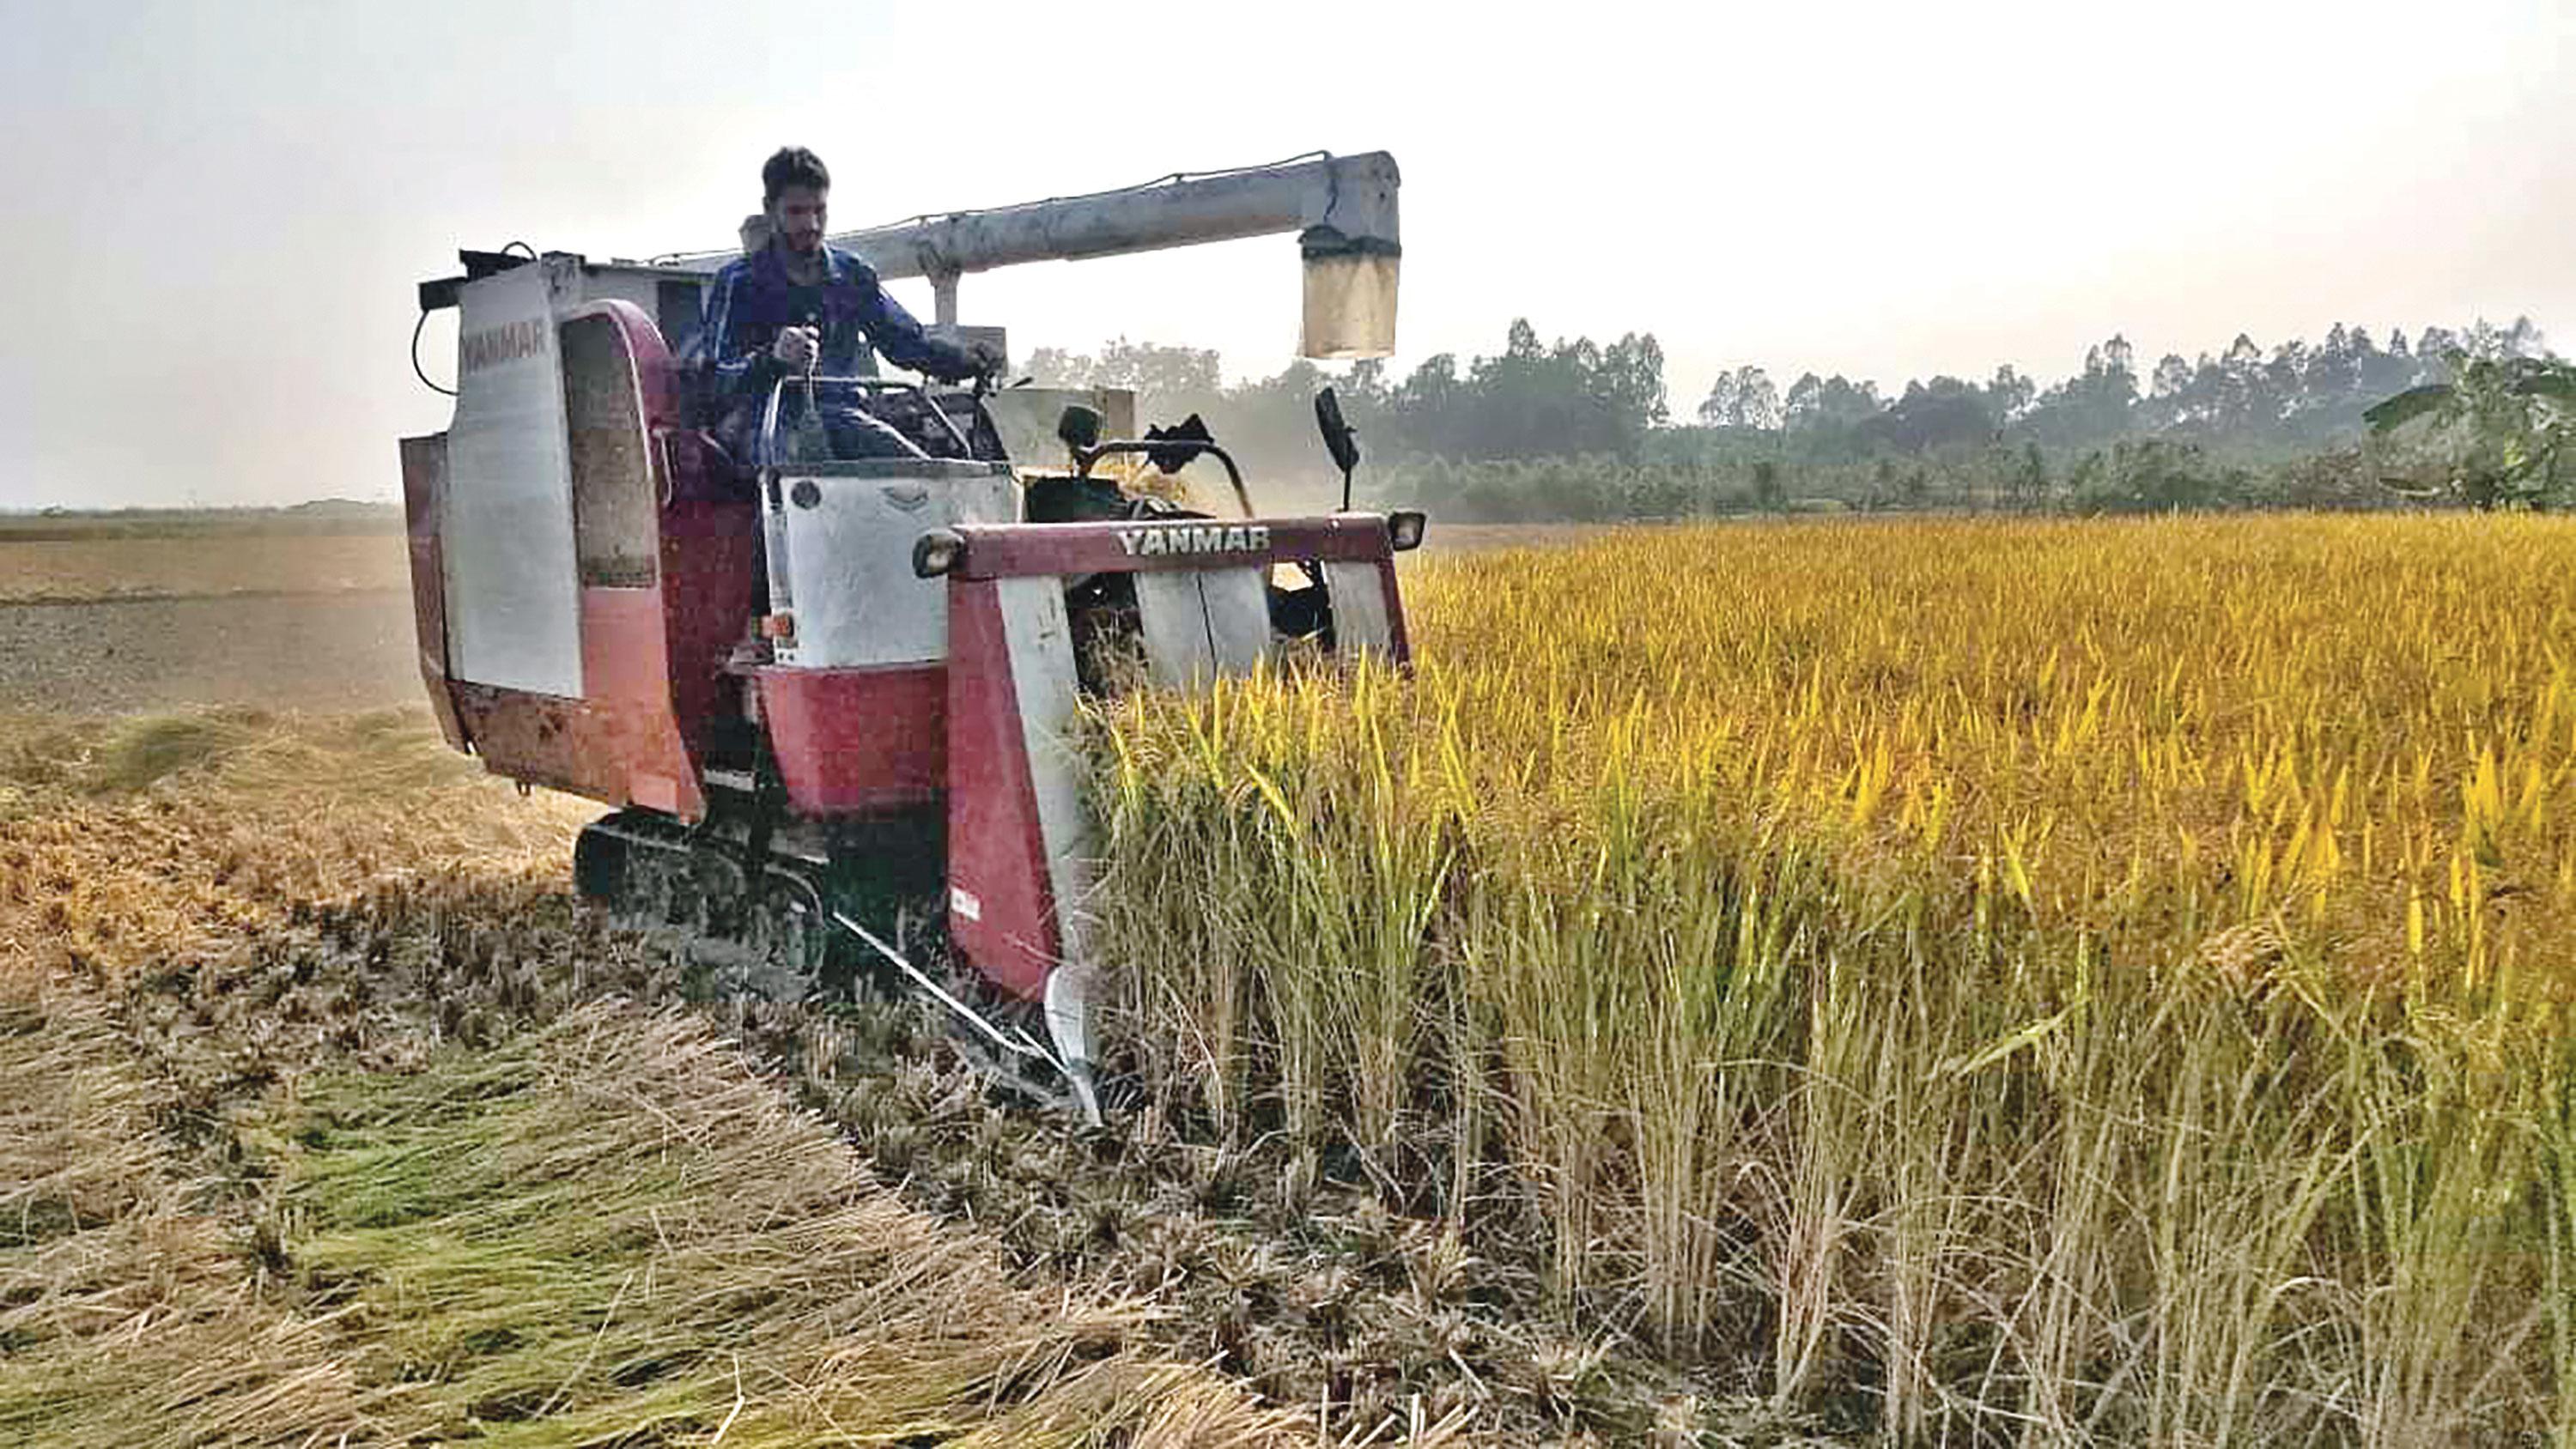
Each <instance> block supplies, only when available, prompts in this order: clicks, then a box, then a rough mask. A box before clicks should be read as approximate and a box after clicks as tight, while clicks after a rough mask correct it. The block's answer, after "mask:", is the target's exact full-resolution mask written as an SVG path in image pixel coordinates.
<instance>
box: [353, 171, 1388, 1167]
mask: <svg viewBox="0 0 2576 1449" xmlns="http://www.w3.org/2000/svg"><path fill="white" fill-rule="evenodd" d="M1397 184H1398V178H1397V174H1396V169H1395V162H1394V159H1393V158H1392V157H1389V156H1387V155H1385V154H1384V153H1382V152H1380V153H1372V154H1369V155H1363V156H1351V157H1331V156H1326V157H1323V158H1322V159H1308V160H1300V161H1296V162H1291V163H1287V164H1283V165H1278V166H1268V167H1254V168H1248V169H1245V170H1241V171H1232V172H1224V173H1215V174H1208V175H1198V176H1189V175H1183V176H1176V177H1173V178H1170V179H1167V180H1165V181H1161V182H1157V183H1154V184H1152V185H1148V186H1144V187H1137V188H1132V189H1130V190H1126V191H1112V192H1105V193H1098V194H1092V195H1086V196H1076V197H1071V198H1068V199H1061V200H1054V201H1045V202H1038V203H1034V204H1031V205H1027V206H1015V207H1002V208H998V209H996V210H992V211H985V212H976V213H956V214H945V215H940V216H937V217H935V218H932V219H927V220H921V221H915V222H910V223H906V224H904V225H901V226H897V227H889V228H883V229H879V230H876V231H867V232H857V233H850V234H847V235H843V236H838V237H834V238H831V239H830V241H831V244H832V245H834V246H837V247H840V248H842V249H844V250H847V251H851V252H855V253H858V254H860V255H861V256H863V257H865V258H867V259H868V260H869V261H870V262H872V263H873V264H874V266H875V268H876V270H877V272H878V273H879V275H880V276H882V277H884V278H888V279H892V278H901V277H910V276H924V277H927V278H929V279H930V281H931V283H932V286H933V288H934V290H935V292H936V295H937V299H938V313H937V315H938V318H939V322H940V331H941V332H942V334H943V335H945V336H947V337H948V338H950V339H952V340H954V339H956V338H959V337H960V336H962V335H963V334H962V332H961V330H960V329H958V328H957V327H956V315H957V313H956V289H957V284H958V280H959V278H960V277H961V276H962V275H963V274H965V273H968V272H976V271H983V270H986V269H989V268H992V267H998V266H1009V265H1013V264H1016V263H1021V262H1031V261H1040V260H1050V259H1059V258H1065V257H1068V256H1076V255H1078V256H1103V255H1110V254H1112V253H1116V252H1131V251H1148V250H1153V249H1157V248H1161V247H1168V246H1178V245H1186V244H1190V243H1194V242H1205V241H1220V240H1230V239H1233V238H1237V237H1246V236H1255V235H1261V234H1265V233H1279V232H1293V233H1295V234H1296V236H1297V238H1298V242H1299V252H1300V255H1301V257H1302V259H1303V262H1304V297H1303V308H1304V311H1303V317H1304V332H1303V339H1304V340H1303V343H1302V345H1301V347H1300V350H1301V351H1302V352H1303V353H1305V354H1306V355H1307V356H1310V357H1321V358H1345V357H1368V356H1384V355H1385V354H1386V353H1388V352H1389V351H1391V350H1392V348H1393V346H1394V341H1395V296H1396V282H1397V273H1398V265H1399V262H1400V259H1401V255H1402V248H1401V246H1400V245H1399V244H1398V239H1397V226H1396V189H1397ZM733 255H734V254H733V253H731V252H726V253H708V254H705V255H700V256H679V257H676V258H673V259H671V260H669V261H668V262H666V263H660V264H655V265H649V266H639V265H633V264H629V263H623V262H620V263H613V264H607V265H600V264H595V263H592V262H590V261H587V260H585V259H584V258H582V257H580V256H576V255H572V254H569V253H563V252H548V253H543V254H532V255H527V256H520V255H513V254H507V253H492V252H466V253H462V254H461V259H462V260H463V262H464V263H465V272H464V275H462V276H459V277H452V278H442V279H439V280H436V281H432V282H427V283H423V284H422V286H421V288H420V299H421V306H422V309H423V312H424V313H427V312H428V311H431V310H437V309H444V308H448V307H454V308H457V309H458V310H459V327H458V336H459V338H460V342H459V347H458V354H459V355H458V359H457V360H458V364H459V365H458V369H457V386H456V390H455V396H456V410H455V416H454V418H453V420H452V421H451V422H450V424H449V426H448V427H447V429H446V430H445V431H443V432H439V433H434V434H431V435H429V436H426V437H418V438H407V439H404V440H403V445H402V458H403V491H404V497H405V500H406V505H407V512H408V516H409V520H410V535H411V556H412V588H413V596H414V602H415V605H416V609H417V615H418V624H419V628H418V636H419V644H420V663H421V674H422V677H423V679H424V680H425V681H426V683H427V685H428V688H429V695H430V701H431V704H432V706H433V708H434V709H435V711H436V713H437V715H438V718H439V722H440V725H441V727H442V729H443V730H444V731H445V732H446V736H447V739H448V741H449V743H450V744H452V745H454V746H455V747H456V748H458V749H461V750H469V751H471V752H473V753H474V754H475V755H477V756H479V757H480V758H481V759H482V760H483V762H484V764H485V766H486V767H487V768H489V769H491V770H493V771H495V772H496V773H499V774H502V775H505V776H508V777H510V778H512V779H515V780H518V781H520V782H522V783H524V784H528V785H543V786H546V787H547V788H549V789H556V790H564V791H570V792H572V793H575V794H579V795H584V796H587V797H590V798H592V799H595V800H599V801H602V802H603V803H605V804H607V805H609V806H611V807H612V808H613V809H614V813H613V814H610V815H608V816H606V817H605V818H603V819H601V820H599V821H597V822H596V823H594V824H592V825H591V826H589V827H588V828H587V829H585V830H584V831H583V832H582V835H581V838H580V841H579V843H578V844H577V846H576V847H575V851H574V860H573V875H574V880H575V883H576V885H577V886H578V887H579V888H580V890H581V891H582V893H583V894H584V895H585V896H588V897H590V898H591V899H593V900H596V901H598V902H599V903H601V904H602V905H603V906H605V907H606V908H607V909H608V910H609V911H610V912H611V913H612V914H614V915H615V916H616V917H618V918H620V919H622V920H624V921H627V922H630V923H633V924H636V925H638V926H643V927H646V928H650V929H654V930H659V931H678V932H680V933H682V934H683V935H684V937H685V939H686V941H687V943H688V947H689V950H690V952H691V954H692V955H693V956H694V957H696V959H697V960H698V961H699V962H700V963H701V964H703V965H704V966H706V967H707V968H709V973H710V976H711V977H712V979H713V980H714V982H715V984H716V989H719V990H725V991H752V992H758V993H763V994H771V995H781V996H789V997H802V996H804V995H807V994H809V993H811V992H814V991H817V990H847V989H876V990H884V991H889V992H896V993H903V994H912V995H918V996H921V997H923V998H926V999H928V1000H930V1001H932V1002H935V1003H936V1004H937V1006H938V1008H939V1009H940V1010H941V1011H943V1012H945V1013H947V1014H948V1016H949V1018H950V1020H951V1021H952V1022H953V1023H954V1026H955V1036H956V1038H957V1041H958V1043H959V1045H960V1046H961V1048H963V1049H964V1050H965V1051H966V1052H967V1053H968V1055H969V1056H970V1058H972V1059H974V1060H976V1061H978V1062H979V1063H980V1064H981V1065H983V1066H984V1067H985V1068H986V1069H987V1070H988V1071H989V1072H991V1074H992V1075H993V1076H994V1077H995V1078H996V1079H997V1080H999V1081H1002V1082H1005V1083H1009V1084H1011V1085H1013V1086H1015V1087H1017V1088H1020V1089H1024V1090H1026V1091H1027V1092H1029V1093H1030V1094H1032V1095H1034V1096H1036V1097H1038V1098H1039V1099H1041V1100H1043V1101H1046V1102H1049V1103H1054V1104H1060V1105H1061V1106H1062V1107H1063V1108H1065V1109H1066V1110H1068V1111H1071V1112H1073V1113H1076V1114H1078V1115H1080V1116H1082V1117H1084V1118H1087V1119H1089V1120H1092V1121H1095V1122H1096V1121H1098V1120H1099V1119H1100V1116H1101V1106H1100V1097H1099V1094H1098V1091H1097V1078H1098V1077H1099V1075H1100V1074H1101V1072H1102V1071H1103V1070H1108V1071H1115V1070H1117V1065H1118V1062H1119V1061H1120V1059H1121V1053H1120V1051H1119V1050H1118V1044H1116V1043H1109V1044H1108V1046H1109V1051H1108V1053H1107V1054H1106V1057H1105V1059H1104V1056H1103V1054H1102V1053H1101V1052H1099V1051H1096V1050H1095V1046H1094V1043H1093V1040H1092V1034H1091V1005H1090V1004H1091V1001H1092V1000H1093V998H1094V996H1095V994H1096V982H1097V978H1098V974H1099V972H1100V970H1101V969H1102V965H1101V963H1100V962H1099V961H1097V960H1096V959H1095V958H1094V956H1093V954H1092V952H1091V950H1090V949H1089V946H1088V943H1087V942H1086V941H1085V939H1084V932H1083V930H1082V918H1081V916H1080V914H1079V912H1078V911H1076V910H1074V909H1072V906H1073V904H1074V903H1075V902H1078V901H1080V900H1081V899H1082V898H1083V896H1084V894H1085V892H1086V891H1087V890H1088V888H1089V881H1088V878H1087V871H1088V869H1089V867H1088V861H1089V860H1090V858H1091V854H1092V850H1091V845H1090V841H1091V829H1092V827H1091V822H1090V820H1089V817H1088V814H1087V804H1086V801H1087V798H1088V797H1087V795H1086V792H1085V789H1084V783H1085V782H1084V781H1083V779H1082V778H1081V775H1080V771H1081V769H1082V763H1081V754H1080V751H1079V749H1078V748H1077V746H1076V743H1075V738H1074V736H1075V732H1076V727H1077V725H1078V722H1079V718H1080V711H1081V708H1082V701H1083V700H1084V699H1086V698H1090V697H1097V696H1101V695H1105V694H1113V693H1116V692H1117V691H1119V690H1122V689H1128V688H1135V687H1139V686H1155V687H1165V688H1180V689H1186V688H1192V687H1202V686H1204V685H1206V684H1207V683H1208V682H1210V681H1211V680H1213V679H1215V678H1218V677H1221V676H1226V675H1233V674H1240V673H1244V672H1246V671H1249V670H1252V669H1255V668H1258V667H1261V666H1262V664H1263V663H1264V661H1266V660H1272V659H1282V660H1287V659H1294V660H1296V661H1299V662H1298V664H1297V667H1318V666H1320V665H1329V664H1330V663H1331V662H1332V661H1340V660H1351V659H1357V658H1360V657H1362V656H1373V657H1376V658H1381V659H1385V660H1389V661H1392V662H1394V663H1396V664H1399V665H1401V664H1403V663H1405V662H1406V661H1407V660H1408V658H1409V647H1408V644H1407V640H1406V634H1405V624H1404V608H1403V601H1402V598H1401V594H1400V591H1399V589H1398V587H1397V579H1396V570H1395V555H1396V553H1398V552H1400V551H1402V550H1404V549H1408V548H1412V547H1414V546H1415V545H1416V544H1418V543H1419V542H1420V540H1421V537H1422V528H1423V520H1422V515H1420V514H1419V513H1410V512H1396V513H1391V514H1382V513H1366V512H1354V511H1352V510H1351V508H1350V478H1351V470H1352V469H1353V468H1354V467H1355V466H1356V465H1357V463H1358V460H1359V447H1358V444H1357V442H1356V441H1355V440H1354V438H1353V436H1352V433H1351V430H1350V429H1349V428H1348V427H1347V426H1345V425H1344V424H1343V421H1342V417H1341V413H1340V409H1339V406H1338V404H1337V403H1336V402H1335V401H1334V398H1333V395H1332V393H1331V391H1330V390H1329V389H1327V390H1326V391H1325V392H1323V393H1322V394H1321V395H1319V396H1318V397H1317V398H1316V422H1317V426H1318V429H1319V431H1320V433H1321V435H1322V443H1323V447H1324V448H1325V450H1326V451H1327V452H1328V454H1329V455H1330V456H1331V458H1332V459H1333V461H1334V462H1335V464H1336V465H1337V466H1338V467H1339V468H1340V470H1341V473H1342V476H1343V499H1342V511H1340V512H1338V513H1334V514H1330V515H1326V516H1321V517H1305V518H1294V517H1290V518H1282V517H1264V516H1260V515H1259V514H1258V512H1257V510H1256V509H1255V508H1254V507H1253V503H1252V490H1251V488H1250V487H1249V485H1248V484H1247V483H1246V481H1245V479H1244V476H1243V473H1242V470H1241V469H1240V468H1239V467H1237V466H1236V463H1235V460H1234V459H1233V457H1232V456H1230V455H1229V454H1228V453H1227V452H1226V450H1225V449H1224V447H1223V446H1222V444H1221V443H1219V442H1218V441H1217V440H1216V439H1215V438H1213V437H1210V436H1209V435H1208V434H1207V432H1206V430H1205V428H1204V427H1203V426H1200V425H1198V424H1197V423H1196V422H1195V420H1192V421H1191V422H1190V423H1187V424H1184V425H1182V426H1180V427H1178V428H1174V429H1157V430H1150V431H1149V430H1145V429H1141V428H1139V427H1138V419H1137V418H1136V416H1135V398H1134V396H1133V395H1132V394H1130V393H1126V392H1121V391H1115V390H1105V389H1083V390H1079V391H1074V390H1056V389H1045V388H1035V387H1012V388H1003V389H1000V390H998V391H995V390H990V389H988V388H987V387H986V386H985V384H984V383H983V382H982V381H980V380H979V381H978V382H977V383H976V384H975V385H974V386H973V387H972V388H969V389H963V390H959V389H947V388H933V387H930V386H928V385H926V384H917V383H911V382H904V381H898V380H892V379H887V378H880V377H823V376H812V375H802V376H800V375H793V374H791V375H787V376H783V377H779V378H777V379H776V380H775V382H774V383H773V384H772V385H771V386H770V387H769V388H768V390H767V392H766V395H765V396H753V397H750V398H747V399H728V400H727V403H728V406H727V408H726V410H725V412H724V414H723V416H722V418H721V419H720V418H719V417H716V416H708V415H703V414H702V413H700V412H699V411H696V410H693V408H694V405H693V402H692V399H693V398H694V397H696V396H698V395H699V388H698V387H697V386H696V385H697V384H698V383H700V382H701V381H703V379H701V378H700V377H697V376H694V375H692V373H691V370H690V368H689V367H688V366H686V365H684V364H682V363H680V362H678V361H676V360H675V357H676V356H678V355H681V354H682V353H683V352H684V351H686V350H688V349H689V344H690V343H691V341H692V340H693V338H694V336H695V333H696V331H697V328H698V322H699V315H700V312H701V310H702V308H703V294H704V291H705V288H706V286H707V284H708V282H709V280H710V277H711V275H712V274H713V273H714V272H715V271H716V270H717V269H718V268H719V267H721V266H722V265H723V264H724V263H726V262H727V261H730V260H731V259H732V257H733ZM974 340H975V341H977V342H980V343H982V344H985V347H984V348H982V349H980V350H981V351H982V352H984V353H985V354H987V355H991V356H995V357H998V356H1000V355H1002V354H1003V353H1004V351H1005V349H1004V346H1003V335H1002V333H1001V331H1000V329H997V328H979V329H975V330H974ZM415 364H417V359H415ZM1004 375H1007V374H1004ZM424 380H426V374H424ZM746 405H747V407H748V410H749V411H750V412H754V413H756V414H757V415H756V416H754V417H750V418H749V419H748V421H747V422H746V418H745V412H746ZM720 423H721V426H719V424H720ZM1111 459H1117V460H1119V461H1120V462H1121V464H1122V465H1126V466H1132V467H1135V468H1137V469H1139V470H1145V469H1153V470H1161V471H1166V472H1170V471H1177V470H1179V469H1181V468H1183V467H1185V466H1188V465H1189V464H1191V463H1192V462H1194V461H1197V460H1202V459H1204V460H1212V461H1214V462H1215V463H1217V464H1219V465H1221V466H1222V468H1223V469H1224V472H1225V475H1226V478H1227V481H1228V483H1229V484H1230V486H1231V489H1232V494H1233V500H1232V501H1233V502H1234V503H1235V504H1236V505H1237V506H1238V507H1239V508H1240V510H1241V514H1242V517H1241V518H1240V519H1226V520H1218V519H1213V518H1209V517H1207V516H1205V515H1204V514H1199V513H1195V512H1192V511H1190V510H1187V509H1183V508H1181V507H1178V506H1176V505H1174V504H1171V503H1168V502H1165V501H1163V500H1162V499H1160V498H1157V497H1153V496H1149V495H1147V494H1146V493H1144V492H1141V491H1134V490H1130V489H1129V488H1127V487H1126V486H1124V485H1123V484H1122V483H1121V482H1120V481H1119V480H1118V479H1116V478H1113V477H1109V476H1104V475H1102V474H1101V473H1100V471H1099V465H1100V464H1101V463H1103V462H1104V461H1107V460H1111ZM786 620H793V628H792V629H789V628H785V627H781V623H782V621H786ZM765 626H766V627H765Z"/></svg>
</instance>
